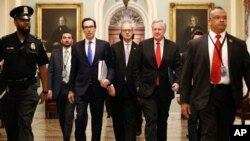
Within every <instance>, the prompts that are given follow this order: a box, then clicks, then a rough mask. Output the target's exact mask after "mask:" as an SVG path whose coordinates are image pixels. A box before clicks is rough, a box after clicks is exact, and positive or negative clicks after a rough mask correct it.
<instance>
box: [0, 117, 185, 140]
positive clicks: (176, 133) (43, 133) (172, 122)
mask: <svg viewBox="0 0 250 141" xmlns="http://www.w3.org/2000/svg"><path fill="white" fill-rule="evenodd" d="M175 116H176V115H173V116H170V117H169V121H168V140H170V141H186V132H187V128H186V127H187V123H186V120H180V118H175ZM144 124H145V121H143V125H142V126H143V129H144V126H145V125H144ZM32 129H33V133H34V137H35V141H62V134H61V131H60V128H59V122H58V120H57V119H40V118H34V121H33V124H32ZM86 132H87V140H88V141H90V140H91V129H90V121H89V123H88V127H87V131H86ZM0 141H7V137H6V133H5V130H4V128H0ZM71 141H74V135H73V134H72V136H71ZM101 141H115V138H114V133H113V127H112V118H106V115H104V118H103V127H102V139H101ZM137 141H144V132H143V131H142V134H141V135H140V136H138V137H137Z"/></svg>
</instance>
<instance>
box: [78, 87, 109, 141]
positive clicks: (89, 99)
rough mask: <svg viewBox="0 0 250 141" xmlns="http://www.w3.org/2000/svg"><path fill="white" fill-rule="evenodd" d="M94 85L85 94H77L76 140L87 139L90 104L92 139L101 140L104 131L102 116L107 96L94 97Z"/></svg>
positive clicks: (93, 140)
mask: <svg viewBox="0 0 250 141" xmlns="http://www.w3.org/2000/svg"><path fill="white" fill-rule="evenodd" d="M93 89H94V87H93V86H92V85H90V86H89V87H88V89H87V91H86V94H85V95H84V96H75V104H76V112H77V115H76V125H75V126H76V127H75V128H76V129H75V139H76V141H86V132H85V131H86V128H87V123H88V112H87V109H88V105H89V106H90V113H91V131H92V137H91V141H100V139H101V131H102V117H103V107H104V99H105V97H94V93H93V92H94V90H93Z"/></svg>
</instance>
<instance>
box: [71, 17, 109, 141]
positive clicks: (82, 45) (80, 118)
mask: <svg viewBox="0 0 250 141" xmlns="http://www.w3.org/2000/svg"><path fill="white" fill-rule="evenodd" d="M82 29H83V32H84V34H85V37H86V39H84V40H82V41H79V42H77V43H76V44H75V45H73V47H72V61H71V66H72V67H71V72H70V81H69V82H70V91H69V94H68V99H69V101H70V102H71V103H73V102H74V103H75V104H76V112H77V116H76V126H75V127H76V129H75V138H76V141H86V133H85V130H86V127H87V123H88V112H87V107H88V105H90V113H91V130H92V141H100V137H101V130H102V117H103V105H104V99H105V96H106V94H107V90H106V88H107V87H108V85H109V84H110V82H111V80H112V79H113V74H114V70H113V62H112V55H111V48H110V45H109V43H108V42H106V41H104V40H100V39H97V38H95V31H96V22H95V20H93V19H91V18H84V19H83V20H82ZM100 60H104V61H105V63H106V65H107V68H108V69H107V70H108V72H107V77H106V79H103V80H102V81H100V82H99V81H98V62H99V61H100Z"/></svg>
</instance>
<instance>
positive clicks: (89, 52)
mask: <svg viewBox="0 0 250 141" xmlns="http://www.w3.org/2000/svg"><path fill="white" fill-rule="evenodd" d="M91 43H92V42H91V41H89V45H88V60H89V64H90V65H92V58H93V53H92V49H91Z"/></svg>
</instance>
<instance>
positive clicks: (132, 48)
mask: <svg viewBox="0 0 250 141" xmlns="http://www.w3.org/2000/svg"><path fill="white" fill-rule="evenodd" d="M135 50H136V47H135V43H134V42H132V44H131V49H130V54H129V57H128V64H127V67H128V66H129V65H130V62H131V61H130V60H133V56H134V55H133V54H134V51H135ZM124 56H125V53H124ZM125 63H126V62H125Z"/></svg>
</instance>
